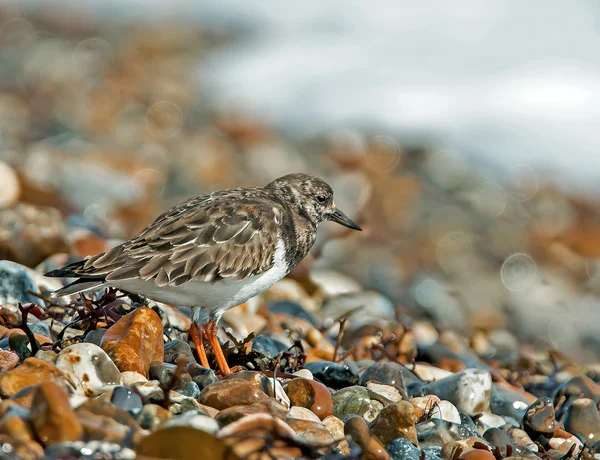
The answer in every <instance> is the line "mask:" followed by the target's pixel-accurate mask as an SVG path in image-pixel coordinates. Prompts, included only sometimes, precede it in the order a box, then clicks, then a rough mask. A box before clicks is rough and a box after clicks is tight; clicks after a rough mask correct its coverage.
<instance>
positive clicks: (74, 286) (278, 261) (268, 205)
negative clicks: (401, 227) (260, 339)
mask: <svg viewBox="0 0 600 460" xmlns="http://www.w3.org/2000/svg"><path fill="white" fill-rule="evenodd" d="M326 220H329V221H333V222H337V223H338V224H341V225H343V226H345V227H348V228H351V229H354V230H361V228H360V227H359V226H358V225H357V224H355V223H354V222H353V221H352V220H350V219H349V218H348V217H347V216H346V215H345V214H344V213H343V212H342V211H340V210H339V209H338V208H337V207H336V206H335V203H334V201H333V191H332V189H331V187H330V186H329V185H328V184H327V183H326V182H325V181H323V180H321V179H318V178H316V177H313V176H309V175H307V174H290V175H287V176H283V177H280V178H279V179H276V180H274V181H273V182H270V183H269V184H267V185H266V186H265V187H252V188H236V189H229V190H221V191H217V192H212V193H208V194H205V195H201V196H197V197H194V198H191V199H189V200H187V201H185V202H184V203H181V204H179V205H177V206H174V207H173V208H171V209H169V210H168V211H166V212H165V213H164V214H162V215H160V216H159V217H158V218H157V219H156V220H155V221H154V222H152V223H151V224H150V225H149V226H148V227H146V228H145V229H144V230H142V231H141V232H140V233H139V234H138V235H137V236H135V237H133V238H132V239H130V240H129V241H126V242H125V243H123V244H120V245H119V246H116V247H114V248H112V249H109V250H108V251H106V252H103V253H101V254H98V255H95V256H93V257H88V258H86V259H84V260H81V261H78V262H75V263H72V264H69V265H67V266H65V267H63V268H61V269H58V270H53V271H51V272H49V273H46V276H52V277H65V278H78V280H76V281H75V282H73V283H71V284H69V285H67V286H65V287H64V288H62V289H59V290H58V291H56V292H54V293H53V296H54V297H60V296H64V295H69V294H75V293H80V292H85V291H88V290H91V289H100V288H103V287H114V288H117V289H120V290H122V291H125V292H129V293H134V294H139V295H142V296H144V297H148V298H150V299H153V300H156V301H159V302H163V303H167V304H170V305H174V306H189V307H192V312H193V313H192V327H191V328H190V337H191V338H192V340H193V342H194V344H195V346H196V351H197V353H198V357H199V358H200V362H201V364H202V365H203V366H205V367H209V363H208V359H207V356H206V351H205V349H204V344H203V337H206V339H207V340H208V341H209V343H210V344H211V346H212V347H213V350H214V352H215V357H216V360H217V363H218V365H219V368H220V370H221V373H222V374H224V375H226V374H228V373H229V372H230V371H229V366H228V365H227V361H226V360H225V356H224V355H223V351H222V350H221V346H220V344H219V341H218V339H217V323H218V321H219V319H220V318H221V315H223V313H224V312H225V311H227V310H228V309H229V308H231V307H234V306H236V305H239V304H241V303H243V302H245V301H246V300H248V299H250V298H251V297H254V296H256V295H257V294H260V293H261V292H263V291H266V290H267V289H268V288H270V287H271V286H272V285H273V284H275V282H277V281H279V280H280V279H281V278H283V277H284V276H286V275H287V274H288V273H289V272H290V271H291V270H292V269H293V268H294V267H295V266H296V265H298V263H299V262H300V261H301V260H302V259H303V258H304V257H305V256H306V254H307V253H308V251H309V249H310V248H311V246H312V245H313V243H314V242H315V239H316V236H317V226H318V224H319V223H320V222H323V221H326ZM202 308H205V309H207V310H208V318H209V321H208V322H207V323H206V324H202V325H200V324H199V318H200V312H201V309H202Z"/></svg>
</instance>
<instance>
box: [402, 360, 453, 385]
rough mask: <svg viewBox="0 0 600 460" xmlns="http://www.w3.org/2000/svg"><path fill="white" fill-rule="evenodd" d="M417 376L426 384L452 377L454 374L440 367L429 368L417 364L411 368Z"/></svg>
mask: <svg viewBox="0 0 600 460" xmlns="http://www.w3.org/2000/svg"><path fill="white" fill-rule="evenodd" d="M411 368H412V369H413V372H414V373H415V375H418V376H419V377H420V378H422V379H423V380H424V381H426V382H433V381H435V380H440V379H443V378H445V377H448V376H450V375H452V372H450V371H447V370H445V369H440V368H439V367H434V366H429V365H426V364H415V365H414V366H411Z"/></svg>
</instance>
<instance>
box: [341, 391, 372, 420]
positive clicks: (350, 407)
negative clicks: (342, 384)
mask: <svg viewBox="0 0 600 460" xmlns="http://www.w3.org/2000/svg"><path fill="white" fill-rule="evenodd" d="M370 410H371V399H370V397H369V391H368V390H367V389H366V388H365V387H361V386H352V387H348V388H343V389H341V390H338V391H336V392H335V393H334V394H333V415H335V416H336V417H337V418H339V419H341V420H345V418H346V417H348V416H349V415H360V416H361V417H364V416H365V414H367V412H369V411H370Z"/></svg>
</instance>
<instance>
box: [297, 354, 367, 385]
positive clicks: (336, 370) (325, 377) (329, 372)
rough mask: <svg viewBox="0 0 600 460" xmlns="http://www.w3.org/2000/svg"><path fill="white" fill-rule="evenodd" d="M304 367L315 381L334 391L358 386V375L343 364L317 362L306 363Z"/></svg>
mask: <svg viewBox="0 0 600 460" xmlns="http://www.w3.org/2000/svg"><path fill="white" fill-rule="evenodd" d="M305 367H306V369H308V370H309V371H310V372H311V373H312V374H313V376H314V378H315V379H316V380H319V381H320V382H321V383H323V384H324V385H327V386H328V387H330V388H334V389H336V390H339V389H340V388H345V387H349V386H352V385H356V384H358V373H357V372H356V371H355V370H354V369H353V368H352V367H350V366H349V365H348V364H345V363H334V362H332V361H318V362H312V363H307V364H306V365H305Z"/></svg>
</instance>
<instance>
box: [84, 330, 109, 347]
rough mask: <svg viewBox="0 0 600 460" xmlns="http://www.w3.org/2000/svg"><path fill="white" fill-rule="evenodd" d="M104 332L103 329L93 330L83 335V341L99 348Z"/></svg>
mask: <svg viewBox="0 0 600 460" xmlns="http://www.w3.org/2000/svg"><path fill="white" fill-rule="evenodd" d="M105 332H106V329H104V328H98V329H94V330H93V331H90V332H88V333H87V334H86V335H85V338H84V339H83V341H84V342H86V343H93V344H94V345H98V346H100V344H101V343H102V337H104V334H105Z"/></svg>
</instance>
